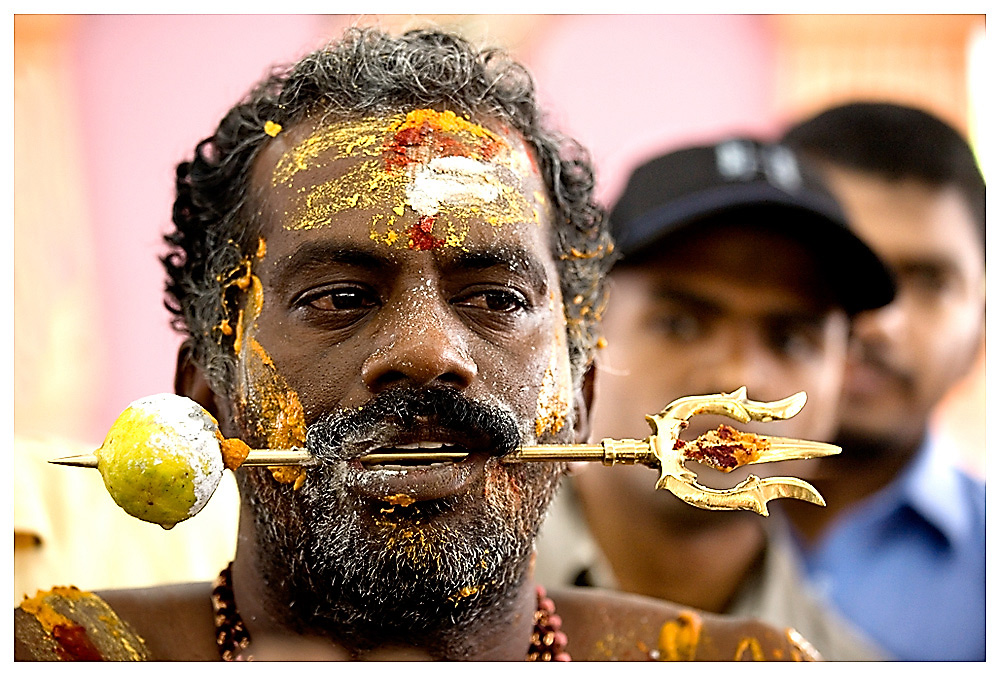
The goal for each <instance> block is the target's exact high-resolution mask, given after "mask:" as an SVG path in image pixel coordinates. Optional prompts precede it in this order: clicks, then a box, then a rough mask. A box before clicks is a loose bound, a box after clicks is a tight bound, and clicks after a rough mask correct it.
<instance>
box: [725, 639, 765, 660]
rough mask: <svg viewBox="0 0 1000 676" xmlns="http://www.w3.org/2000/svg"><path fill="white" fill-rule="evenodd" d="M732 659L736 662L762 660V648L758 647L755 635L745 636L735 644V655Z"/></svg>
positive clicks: (763, 658) (758, 643)
mask: <svg viewBox="0 0 1000 676" xmlns="http://www.w3.org/2000/svg"><path fill="white" fill-rule="evenodd" d="M733 659H734V660H735V661H737V662H763V661H765V657H764V649H763V648H761V647H760V641H759V640H757V638H756V637H755V636H747V637H745V638H744V639H743V640H742V641H740V643H739V645H738V646H736V655H735V656H734V657H733Z"/></svg>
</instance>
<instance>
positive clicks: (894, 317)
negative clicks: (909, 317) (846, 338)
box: [852, 298, 906, 344]
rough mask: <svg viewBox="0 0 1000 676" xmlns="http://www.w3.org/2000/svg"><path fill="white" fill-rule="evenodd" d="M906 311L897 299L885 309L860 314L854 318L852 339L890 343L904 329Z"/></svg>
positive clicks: (900, 300)
mask: <svg viewBox="0 0 1000 676" xmlns="http://www.w3.org/2000/svg"><path fill="white" fill-rule="evenodd" d="M905 314H906V310H905V307H904V305H903V302H902V299H899V298H897V299H896V300H894V301H893V302H891V303H889V304H888V305H886V306H885V307H881V308H878V309H877V310H868V311H867V312H862V313H860V314H859V315H857V316H856V317H855V318H854V322H853V326H852V331H853V335H854V338H855V339H857V340H860V341H862V342H864V343H870V344H883V343H892V342H894V341H895V340H897V339H898V336H899V334H900V333H901V332H902V331H904V330H905V327H906V318H905Z"/></svg>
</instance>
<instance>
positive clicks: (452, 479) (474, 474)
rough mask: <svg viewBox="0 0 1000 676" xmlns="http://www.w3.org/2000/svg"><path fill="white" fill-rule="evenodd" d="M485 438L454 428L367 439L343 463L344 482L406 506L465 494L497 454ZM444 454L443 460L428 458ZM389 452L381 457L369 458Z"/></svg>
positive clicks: (365, 493)
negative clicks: (366, 442)
mask: <svg viewBox="0 0 1000 676" xmlns="http://www.w3.org/2000/svg"><path fill="white" fill-rule="evenodd" d="M491 441H492V440H491V439H489V438H487V437H485V436H480V435H476V434H469V433H463V432H459V431H457V430H451V429H442V428H440V427H437V428H435V429H427V428H424V429H421V430H414V431H410V432H406V433H401V434H398V435H394V438H392V439H381V440H379V441H378V445H377V446H375V445H374V444H375V442H374V441H373V442H370V443H369V444H366V445H365V450H364V452H361V453H358V454H356V455H354V457H353V458H352V459H351V460H349V461H348V466H349V467H350V468H351V471H350V472H349V473H348V486H349V488H351V489H353V490H354V491H356V492H357V493H358V495H360V496H361V497H364V498H368V499H373V500H380V501H384V502H388V503H390V504H402V505H408V504H410V503H413V502H421V501H425V500H438V499H441V498H445V497H449V496H453V495H460V494H464V493H467V492H469V490H470V489H471V488H472V486H473V485H475V484H476V483H477V482H480V481H481V480H482V479H483V476H484V473H485V469H486V463H487V461H489V460H490V458H492V457H495V456H498V455H500V454H501V452H500V451H498V450H496V447H495V445H493V444H492V443H491ZM432 454H446V456H447V457H446V458H444V459H437V458H428V457H427V456H428V455H432ZM379 456H382V457H383V458H384V457H385V456H390V459H389V460H387V461H380V462H378V463H374V462H371V461H370V460H369V458H376V457H379Z"/></svg>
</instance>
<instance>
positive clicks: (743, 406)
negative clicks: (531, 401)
mask: <svg viewBox="0 0 1000 676" xmlns="http://www.w3.org/2000/svg"><path fill="white" fill-rule="evenodd" d="M805 403H806V394H805V392H799V393H797V394H794V395H792V396H790V397H787V398H785V399H781V400H779V401H772V402H763V401H753V400H751V399H747V392H746V388H745V387H741V388H739V389H738V390H736V391H734V392H730V393H729V394H714V395H699V396H690V397H682V398H680V399H677V400H675V401H673V402H671V403H670V404H669V405H668V406H667V407H666V408H665V409H663V410H662V411H660V412H659V413H657V414H655V415H648V416H646V421H647V422H648V423H649V425H650V428H651V429H652V432H653V433H652V435H650V436H649V437H648V438H646V439H603V440H602V441H601V443H600V444H544V445H538V446H521V447H519V448H518V449H517V450H516V451H514V452H513V453H511V454H509V455H507V456H504V457H503V458H502V459H501V462H505V463H521V462H601V463H602V464H604V465H619V464H621V465H646V466H648V467H651V468H653V469H658V470H659V471H660V477H659V479H658V480H657V482H656V489H658V490H667V491H670V492H671V493H673V494H674V495H676V496H677V497H679V498H680V499H681V500H684V501H685V502H687V503H688V504H690V505H694V506H695V507H700V508H702V509H725V510H736V509H742V510H750V511H754V512H756V513H758V514H761V515H762V516H767V514H768V511H767V503H768V501H769V500H773V499H775V498H796V499H798V500H805V501H807V502H811V503H813V504H817V505H825V504H826V502H825V501H824V500H823V497H822V496H821V495H820V494H819V492H818V491H817V490H816V489H815V488H813V487H812V486H811V485H809V484H808V483H806V482H805V481H802V480H801V479H796V478H794V477H770V478H766V479H761V478H759V477H756V476H753V475H750V476H748V477H747V478H746V479H744V480H743V481H741V482H740V483H739V484H737V485H736V486H734V487H733V488H729V489H722V490H718V489H713V488H708V487H707V486H703V485H702V484H700V483H698V481H697V476H696V474H695V473H694V472H693V471H691V470H689V469H688V468H687V467H686V466H685V465H684V463H685V462H686V461H688V460H694V461H697V462H700V463H702V464H705V465H708V466H711V467H715V468H716V469H720V470H722V471H730V470H732V469H735V468H736V467H740V466H743V465H751V464H759V463H764V462H776V461H779V460H802V459H808V458H821V457H825V456H830V455H836V454H838V453H840V447H838V446H834V445H832V444H825V443H821V442H817V441H805V440H801V439H788V438H783V437H772V436H764V435H756V434H750V433H744V432H738V431H736V430H733V429H732V428H728V427H726V426H720V428H719V430H717V431H716V430H713V431H712V432H708V433H706V434H703V435H701V436H700V437H698V438H697V439H694V440H692V441H687V442H685V441H683V440H681V439H680V432H681V430H683V429H684V428H685V427H687V425H688V420H689V419H690V418H692V417H693V416H695V415H702V414H714V415H723V416H726V417H728V418H731V419H733V420H736V421H739V422H741V423H748V422H750V421H759V422H770V421H773V420H785V419H788V418H791V417H792V416H794V415H795V414H797V413H798V412H799V411H800V410H802V407H803V406H804V405H805ZM465 455H466V454H464V453H455V452H405V453H377V454H376V453H373V454H370V455H367V456H363V457H362V458H360V460H361V462H362V463H364V464H370V465H373V464H392V463H400V462H404V463H412V462H444V461H449V460H460V459H462V458H464V457H465ZM50 462H53V463H56V464H61V465H71V466H76V467H97V458H96V456H93V455H82V456H73V457H69V458H60V459H58V460H51V461H50ZM315 462H316V460H315V458H313V456H312V455H311V454H310V453H309V452H308V451H306V450H305V449H299V448H291V449H256V450H251V451H250V454H249V455H248V456H247V458H246V460H244V461H243V463H242V465H241V466H270V467H273V466H281V465H304V466H308V465H310V464H313V463H315Z"/></svg>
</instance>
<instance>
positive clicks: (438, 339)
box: [361, 298, 478, 394]
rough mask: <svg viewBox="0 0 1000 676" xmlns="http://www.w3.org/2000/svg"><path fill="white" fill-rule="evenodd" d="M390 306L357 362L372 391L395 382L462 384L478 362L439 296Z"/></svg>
mask: <svg viewBox="0 0 1000 676" xmlns="http://www.w3.org/2000/svg"><path fill="white" fill-rule="evenodd" d="M401 305H402V307H399V308H397V309H392V310H390V316H389V318H388V321H386V322H384V323H383V325H382V327H381V330H380V332H379V335H378V336H377V337H376V339H375V341H374V343H373V345H372V353H371V355H370V356H369V357H368V358H367V359H366V360H365V362H364V364H363V365H362V367H361V377H362V379H363V381H364V383H365V386H366V387H367V388H368V389H369V391H371V392H372V393H373V394H378V393H379V392H381V391H383V390H385V389H387V388H389V387H393V386H396V385H400V384H408V385H414V386H426V385H446V386H449V387H454V388H457V389H464V388H466V387H468V386H469V385H471V384H472V382H473V380H474V379H475V377H476V374H477V373H478V367H477V365H476V362H475V360H474V359H473V358H472V355H471V352H470V350H469V345H468V343H467V341H466V338H465V336H464V334H465V331H464V330H463V327H462V326H461V324H460V322H459V321H458V320H457V319H456V318H455V316H454V313H453V312H452V311H451V308H450V306H449V305H448V304H447V303H445V302H444V301H443V299H424V300H414V299H412V298H411V299H409V300H407V301H406V302H405V303H403V304H401Z"/></svg>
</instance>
